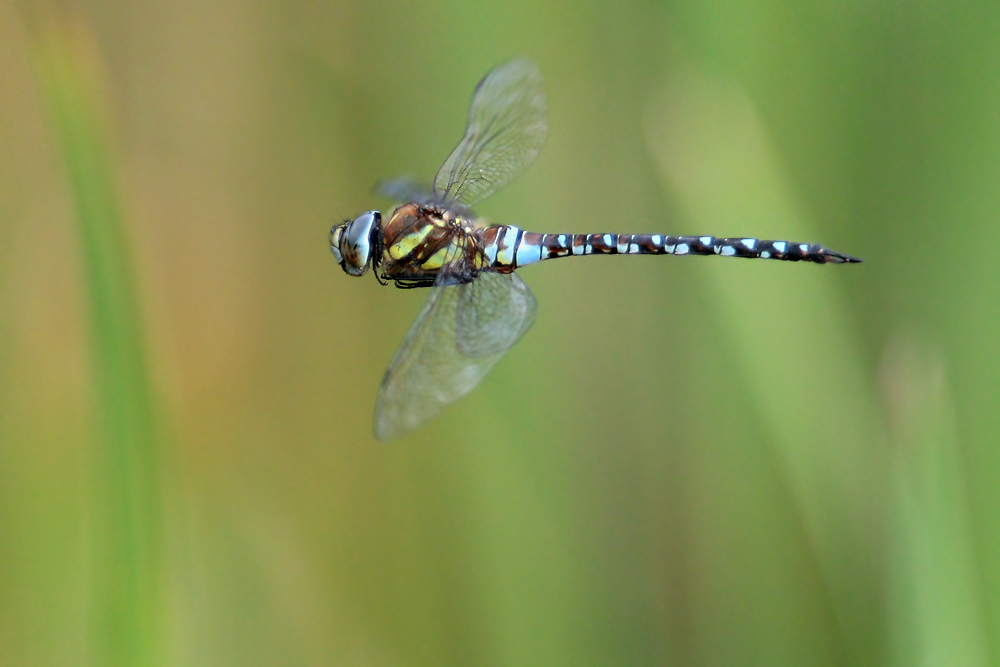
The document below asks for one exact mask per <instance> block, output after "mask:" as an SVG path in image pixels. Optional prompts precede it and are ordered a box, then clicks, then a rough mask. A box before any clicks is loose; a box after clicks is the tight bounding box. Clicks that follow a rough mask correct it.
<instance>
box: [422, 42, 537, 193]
mask: <svg viewBox="0 0 1000 667" xmlns="http://www.w3.org/2000/svg"><path fill="white" fill-rule="evenodd" d="M546 116H547V110H546V103H545V91H544V90H543V85H542V75H541V73H540V72H539V71H538V68H537V67H536V66H535V65H534V63H531V62H529V61H527V60H524V59H517V60H512V61H510V62H508V63H504V64H503V65H500V66H498V67H496V68H495V69H493V70H491V71H490V72H489V73H488V74H487V75H486V76H485V77H483V79H482V81H480V82H479V85H478V86H477V87H476V91H475V93H473V95H472V104H471V106H470V107H469V119H468V124H467V126H466V128H465V136H463V137H462V140H461V141H459V142H458V145H457V146H455V149H454V150H453V151H452V152H451V155H449V156H448V159H447V160H445V162H444V164H443V165H441V168H440V169H439V170H438V173H437V176H435V177H434V193H435V195H436V196H437V197H438V198H439V199H440V200H441V201H442V202H444V203H446V204H447V203H451V202H456V203H460V204H464V205H466V206H473V205H475V204H476V203H477V202H479V201H482V200H483V199H485V198H486V197H488V196H490V195H491V194H493V193H494V192H496V191H497V190H499V189H500V188H502V187H503V186H505V185H506V184H507V183H510V181H512V180H513V179H514V178H515V177H516V176H518V174H520V173H521V172H523V171H524V170H525V169H527V168H528V167H529V166H530V165H531V163H532V162H534V161H535V158H537V157H538V153H539V152H540V151H541V150H542V145H543V144H544V143H545V135H546V133H547V132H548V120H547V117H546Z"/></svg>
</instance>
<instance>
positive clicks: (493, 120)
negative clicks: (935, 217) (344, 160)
mask: <svg viewBox="0 0 1000 667" xmlns="http://www.w3.org/2000/svg"><path fill="white" fill-rule="evenodd" d="M547 130H548V121H547V120H546V102H545V93H544V91H543V89H542V77H541V75H540V73H539V71H538V68H537V67H536V66H535V65H534V64H532V63H531V62H529V61H527V60H523V59H518V60H512V61H510V62H507V63H505V64H502V65H500V66H498V67H496V68H495V69H493V70H491V71H490V72H489V73H487V74H486V76H485V77H483V79H482V80H481V81H480V82H479V85H478V86H476V90H475V92H474V93H473V95H472V103H471V105H470V108H469V116H468V123H467V126H466V128H465V134H464V136H463V137H462V139H461V141H459V142H458V145H457V146H456V147H455V149H454V150H453V151H452V152H451V155H449V156H448V159H447V160H445V161H444V164H443V165H441V168H440V169H439V170H438V172H437V175H436V176H435V177H434V185H433V188H432V189H431V191H430V192H426V191H422V190H421V189H420V188H418V187H416V186H414V185H413V184H412V183H410V182H408V181H402V180H400V181H391V182H388V183H384V184H382V185H381V186H380V187H379V189H380V191H381V192H382V193H383V194H385V195H386V196H388V197H391V198H394V199H396V200H397V201H405V202H407V203H405V204H403V205H402V206H400V207H398V208H397V209H396V210H395V211H394V212H393V213H392V215H391V216H390V217H389V218H388V221H387V222H384V221H383V218H382V216H381V214H380V213H379V212H378V211H368V212H367V213H364V214H362V215H361V216H359V217H357V218H355V219H354V220H353V221H345V222H344V223H343V224H340V225H336V226H334V227H333V229H332V230H331V231H330V249H331V250H332V251H333V254H334V256H335V257H336V259H337V262H339V263H340V266H341V267H342V268H343V269H344V271H345V272H346V273H348V274H350V275H352V276H361V275H364V274H365V273H366V272H367V271H368V269H369V268H372V269H373V270H374V272H375V275H376V278H377V279H378V280H379V282H381V283H383V284H387V283H388V281H393V282H394V283H395V284H396V286H397V287H404V288H411V287H430V288H431V291H430V296H429V297H428V299H427V303H426V304H425V305H424V307H423V309H422V310H421V311H420V314H419V315H418V316H417V320H416V322H414V323H413V326H412V327H410V330H409V332H408V333H407V334H406V338H405V339H404V340H403V343H402V345H401V346H400V348H399V350H398V351H397V352H396V356H395V357H394V358H393V360H392V363H390V364H389V368H388V370H387V371H386V374H385V378H384V379H383V381H382V386H381V388H380V389H379V393H378V399H377V401H376V405H375V436H376V437H377V438H379V439H388V438H393V437H397V436H400V435H403V434H405V433H407V432H409V431H411V430H413V429H414V428H416V427H417V426H419V425H420V424H422V423H423V422H424V421H426V420H428V419H430V418H431V417H433V416H434V415H436V414H437V413H438V412H439V411H440V410H441V409H442V408H443V407H444V406H446V405H448V404H449V403H452V402H453V401H455V400H457V399H459V398H460V397H462V396H464V395H465V394H466V393H468V392H469V391H471V390H472V389H473V388H474V387H475V386H476V385H477V384H478V383H479V381H480V380H482V379H483V377H484V376H485V375H486V373H488V372H489V370H490V369H491V368H492V367H493V365H494V364H496V362H497V361H498V360H499V359H500V357H501V356H503V354H504V353H505V352H506V351H507V350H508V349H509V348H510V347H511V346H512V345H514V343H516V342H517V341H518V340H519V339H520V338H521V336H523V335H524V333H525V332H526V331H527V330H528V328H529V327H530V326H531V325H532V323H533V322H534V321H535V311H536V306H537V304H536V302H535V297H534V296H533V295H532V293H531V290H529V289H528V286H527V285H525V284H524V282H523V281H522V280H521V279H520V278H519V277H518V276H517V274H515V273H514V271H515V270H516V269H518V268H520V267H522V266H524V265H526V264H532V263H534V262H538V261H541V260H546V259H554V258H557V257H569V256H574V255H615V254H618V255H721V256H723V257H750V258H759V259H779V260H786V261H793V262H796V261H807V262H815V263H817V264H827V263H832V264H843V263H854V262H860V261H861V260H859V259H857V258H854V257H851V256H849V255H844V254H842V253H839V252H835V251H833V250H829V249H827V248H824V247H822V246H818V245H814V244H808V243H795V242H790V241H765V240H760V239H755V238H715V237H712V236H666V235H662V234H539V233H534V232H527V231H523V230H522V229H520V228H518V227H513V226H511V225H488V224H487V223H485V222H484V221H482V220H481V219H479V218H477V217H476V216H475V215H474V214H473V213H472V211H471V208H470V207H472V206H473V205H475V204H477V203H479V202H480V201H482V200H483V199H486V197H488V196H490V195H491V194H493V193H494V192H496V191H497V190H499V189H500V188H502V187H503V186H505V185H506V184H507V183H509V182H510V181H511V180H513V179H514V178H515V177H516V176H518V175H519V174H520V173H521V172H523V171H524V170H525V169H527V168H528V166H529V165H530V164H531V163H532V162H534V160H535V158H536V157H537V156H538V153H539V151H540V150H541V148H542V144H543V143H544V142H545V134H546V132H547Z"/></svg>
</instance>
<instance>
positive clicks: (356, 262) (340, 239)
mask: <svg viewBox="0 0 1000 667" xmlns="http://www.w3.org/2000/svg"><path fill="white" fill-rule="evenodd" d="M381 229H382V215H381V214H380V213H379V212H378V211H368V212H367V213H364V214H362V215H359V216H358V217H356V218H355V219H354V220H345V221H344V224H342V225H334V227H333V229H331V230H330V250H332V251H333V256H334V257H336V258H337V262H338V263H339V264H340V268H342V269H343V270H344V272H345V273H347V274H348V275H352V276H363V275H365V272H366V271H368V267H369V266H371V264H372V254H373V252H375V253H379V252H381V250H380V248H379V239H380V237H379V234H380V233H381Z"/></svg>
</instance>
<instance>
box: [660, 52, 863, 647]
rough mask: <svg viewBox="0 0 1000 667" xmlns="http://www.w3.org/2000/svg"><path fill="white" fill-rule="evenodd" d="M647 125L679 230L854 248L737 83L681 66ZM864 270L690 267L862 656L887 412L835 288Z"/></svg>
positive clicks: (719, 263)
mask: <svg viewBox="0 0 1000 667" xmlns="http://www.w3.org/2000/svg"><path fill="white" fill-rule="evenodd" d="M646 131H647V138H648V142H649V147H650V150H651V151H652V153H653V156H654V158H655V159H656V161H657V165H658V167H659V168H660V172H661V174H662V176H663V180H664V182H665V184H667V185H668V186H669V187H670V189H671V191H672V192H673V193H674V195H675V197H676V198H677V200H678V202H679V203H680V204H681V207H682V209H683V210H684V212H685V213H686V214H687V215H686V217H687V220H686V221H685V224H678V225H677V226H678V227H680V229H678V230H677V231H671V232H670V233H672V234H712V235H716V236H756V237H761V238H767V239H785V240H789V241H802V242H810V243H822V244H825V245H829V246H832V247H833V248H835V249H838V250H841V251H844V252H850V251H851V248H841V247H839V246H838V245H837V244H836V243H834V239H829V238H819V236H818V235H817V233H816V231H815V230H810V229H808V227H807V225H805V224H804V221H803V218H802V216H800V215H798V214H797V213H796V211H795V206H794V203H793V197H792V196H791V195H790V193H789V189H788V186H787V184H786V181H785V179H784V178H782V175H781V170H780V168H778V167H777V164H776V160H775V159H774V157H773V149H772V147H771V145H770V142H769V141H768V139H767V134H766V132H765V131H764V129H763V127H762V126H761V124H760V122H759V120H758V117H757V114H756V112H755V109H754V108H753V105H752V104H751V103H750V101H749V100H748V99H747V97H746V95H745V94H744V93H743V91H742V90H740V89H739V88H738V87H737V86H734V85H730V84H729V83H727V82H725V81H722V80H720V79H718V78H716V77H714V76H711V75H709V74H707V73H705V72H702V71H699V70H691V71H687V72H681V73H679V74H677V75H676V76H674V77H673V79H672V80H671V81H670V82H669V84H668V85H667V86H666V87H665V88H664V90H663V91H662V93H661V94H659V95H657V96H655V97H654V98H653V99H652V100H651V103H650V106H649V108H648V109H647V116H646ZM864 266H865V265H861V267H864ZM857 268H858V267H856V266H850V267H849V266H832V265H830V266H815V265H804V264H787V263H779V262H755V263H754V264H753V265H751V264H750V263H746V262H740V261H736V260H712V259H707V260H704V261H698V262H697V263H695V262H692V263H691V270H692V271H694V272H700V275H701V276H703V277H704V278H705V280H706V283H707V285H708V288H709V290H708V296H709V299H708V301H709V303H710V304H711V305H712V306H714V309H715V313H716V315H717V316H718V318H719V322H720V325H721V331H722V337H723V340H724V341H725V342H726V343H728V346H729V348H730V349H729V352H728V353H727V358H728V359H730V360H731V361H732V363H733V364H734V365H735V367H736V368H737V369H738V370H739V371H740V375H741V376H742V377H743V379H744V382H743V387H744V392H745V395H746V396H747V397H748V398H749V400H750V401H751V402H752V403H753V404H755V406H756V408H757V410H758V411H759V413H760V415H761V421H762V423H763V424H764V425H765V427H766V429H767V431H768V432H769V433H770V434H771V436H772V439H773V441H774V442H775V444H776V450H775V454H776V455H777V459H778V461H779V462H780V463H781V464H782V466H783V467H784V469H785V471H786V474H787V479H788V481H789V484H790V486H791V490H792V492H793V493H794V496H795V498H796V500H797V502H798V504H799V506H800V508H801V511H802V515H803V518H804V520H805V524H806V528H807V532H808V535H809V539H810V541H811V542H812V545H811V547H812V548H811V551H812V553H813V554H814V555H815V557H816V558H817V560H818V564H819V566H820V570H821V571H822V572H823V575H824V578H825V580H826V581H825V584H826V590H827V592H828V594H829V595H830V600H829V604H830V606H831V610H830V611H831V612H832V614H833V617H834V618H836V619H837V621H838V623H837V627H838V629H839V631H840V633H841V636H840V639H841V641H843V642H844V643H845V645H846V649H847V654H848V655H849V656H853V658H854V659H856V660H860V656H863V655H867V654H869V651H870V650H871V649H872V646H873V644H875V643H876V642H877V635H878V630H877V623H878V621H879V618H880V617H881V609H879V608H877V607H876V606H874V605H870V604H867V601H870V600H871V596H870V595H869V592H870V591H871V586H872V585H874V583H875V579H874V577H875V576H876V572H877V570H876V568H875V559H874V558H873V555H872V554H870V552H869V550H868V549H867V548H866V545H868V544H870V543H871V540H872V539H873V538H874V537H875V536H874V534H872V532H871V531H872V530H873V529H874V527H875V526H877V521H873V517H872V516H870V512H869V509H870V507H871V495H870V494H871V493H872V492H873V491H874V489H877V488H879V484H878V481H877V479H875V478H874V475H875V474H876V471H877V470H878V467H877V466H874V465H872V461H871V460H870V457H871V452H872V451H873V449H872V444H873V442H875V441H876V439H877V438H876V436H877V433H878V432H879V426H878V424H879V418H878V415H877V413H876V412H875V410H874V409H873V408H872V406H873V405H874V403H875V402H874V397H873V392H872V388H871V386H870V384H869V383H867V382H866V381H865V379H864V378H865V369H864V364H863V360H862V357H861V354H860V352H859V350H857V349H856V348H855V346H854V345H853V340H852V338H853V336H852V332H851V330H850V327H849V318H846V317H845V313H846V311H847V309H846V307H845V306H846V304H845V303H844V300H843V299H842V297H841V295H840V293H839V292H838V290H837V286H836V281H837V280H838V279H840V278H842V277H843V276H844V273H846V272H848V271H851V270H857ZM858 471H868V474H870V475H872V476H873V477H872V478H864V477H859V475H858Z"/></svg>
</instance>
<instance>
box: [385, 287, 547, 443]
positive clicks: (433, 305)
mask: <svg viewBox="0 0 1000 667" xmlns="http://www.w3.org/2000/svg"><path fill="white" fill-rule="evenodd" d="M536 308H537V303H536V301H535V297H534V295H533V294H532V293H531V290H529V289H528V286H527V285H525V284H524V282H523V281H522V280H521V279H520V278H518V277H517V276H516V275H514V274H506V275H505V274H499V273H481V274H479V276H478V277H477V278H476V279H475V280H474V281H472V282H471V283H466V284H464V285H449V284H447V278H440V277H439V279H438V284H437V285H435V286H434V287H432V288H431V295H430V297H429V298H428V299H427V303H426V304H424V307H423V310H421V311H420V315H419V316H418V317H417V321H416V322H414V323H413V326H412V327H410V330H409V332H408V333H407V334H406V338H405V339H404V340H403V344H402V345H401V346H400V347H399V351H397V352H396V356H395V357H394V358H393V360H392V363H391V364H389V369H388V370H387V371H386V374H385V379H384V380H383V381H382V387H381V388H380V389H379V393H378V400H377V401H376V404H375V437H376V438H378V439H380V440H387V439H389V438H395V437H398V436H401V435H403V434H405V433H407V432H409V431H411V430H413V429H415V428H416V427H417V426H419V425H420V424H422V423H424V422H425V421H427V420H428V419H430V418H431V417H433V416H435V415H436V414H438V413H439V412H440V411H441V409H442V408H444V407H445V406H446V405H448V404H450V403H453V402H454V401H456V400H458V399H459V398H461V397H462V396H464V395H465V394H467V393H469V392H470V391H472V389H473V388H474V387H475V386H476V385H477V384H479V382H480V381H481V380H482V379H483V378H484V377H485V376H486V374H487V373H488V372H489V371H490V369H491V368H493V366H494V365H495V364H496V362H497V361H499V360H500V357H502V356H503V354H504V352H506V351H507V350H508V349H509V348H510V347H511V346H512V345H513V344H514V343H516V342H517V341H518V340H519V339H520V338H521V336H523V335H524V333H525V332H526V331H527V330H528V328H529V327H531V324H532V323H533V322H534V321H535V312H536Z"/></svg>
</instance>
